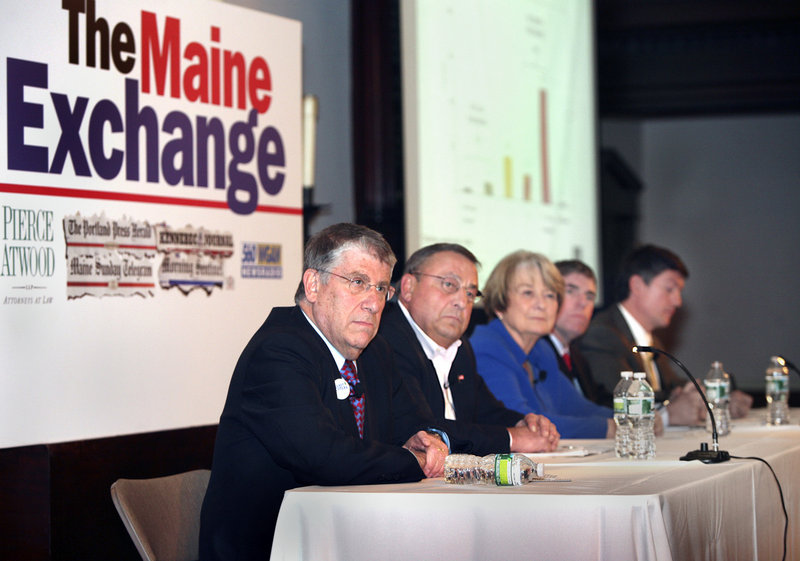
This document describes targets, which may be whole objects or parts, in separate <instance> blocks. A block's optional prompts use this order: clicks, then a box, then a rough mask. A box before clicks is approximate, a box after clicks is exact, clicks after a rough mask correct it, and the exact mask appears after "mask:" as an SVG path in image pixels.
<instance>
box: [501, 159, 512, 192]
mask: <svg viewBox="0 0 800 561" xmlns="http://www.w3.org/2000/svg"><path fill="white" fill-rule="evenodd" d="M512 169H513V162H512V160H511V157H510V156H505V157H504V158H503V183H504V184H505V187H506V191H505V193H506V198H507V199H510V198H511V197H513V196H514V188H513V185H512V184H511V171H512Z"/></svg>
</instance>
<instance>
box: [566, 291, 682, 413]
mask: <svg viewBox="0 0 800 561" xmlns="http://www.w3.org/2000/svg"><path fill="white" fill-rule="evenodd" d="M576 343H577V345H578V349H579V350H580V352H581V353H582V354H583V357H584V358H585V359H586V361H587V362H588V363H589V368H590V369H591V371H592V375H593V376H594V379H595V381H596V382H597V383H598V384H600V387H601V388H602V391H603V392H605V393H606V394H608V396H609V397H607V399H608V402H607V403H605V404H604V405H606V404H607V405H611V398H610V396H612V395H613V393H614V387H615V386H616V385H617V382H619V373H620V372H622V371H623V370H632V371H634V372H643V371H644V363H643V362H642V357H641V355H639V354H636V353H634V352H633V351H631V348H632V347H633V346H634V345H635V344H636V341H634V339H633V334H632V333H631V330H630V327H628V322H626V321H625V318H624V317H623V315H622V312H620V311H619V308H618V307H617V306H616V305H614V306H611V307H609V308H607V309H605V310H603V311H602V312H598V313H597V314H596V315H595V317H594V318H592V322H591V323H590V324H589V329H587V330H586V333H584V334H583V336H582V337H579V338H578V339H577V340H576ZM653 346H654V347H659V348H662V347H661V343H660V342H659V341H658V339H657V338H656V337H655V336H654V337H653ZM654 358H655V362H656V366H657V367H658V372H659V375H660V377H661V390H660V391H658V392H656V394H655V398H656V401H663V400H665V399H667V398H668V397H669V394H670V392H672V390H673V389H674V388H675V387H677V386H681V385H683V384H684V383H685V382H686V380H685V379H684V378H683V377H681V376H679V375H678V374H677V373H676V372H675V371H674V370H673V368H672V364H671V363H670V361H669V360H666V359H664V358H663V357H662V356H661V355H654Z"/></svg>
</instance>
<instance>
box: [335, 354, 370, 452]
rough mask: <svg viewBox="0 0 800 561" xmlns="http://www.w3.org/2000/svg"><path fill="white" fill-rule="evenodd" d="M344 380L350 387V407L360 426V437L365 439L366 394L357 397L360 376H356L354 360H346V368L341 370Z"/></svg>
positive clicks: (343, 367)
mask: <svg viewBox="0 0 800 561" xmlns="http://www.w3.org/2000/svg"><path fill="white" fill-rule="evenodd" d="M339 372H340V373H341V375H342V378H344V379H345V381H346V382H347V384H348V385H349V386H350V405H352V406H353V415H355V417H356V425H358V436H359V438H364V393H363V392H360V393H361V395H360V396H359V397H356V393H359V392H356V386H358V374H356V365H355V364H353V361H352V360H345V361H344V366H342V369H341V370H339Z"/></svg>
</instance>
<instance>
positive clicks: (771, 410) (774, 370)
mask: <svg viewBox="0 0 800 561" xmlns="http://www.w3.org/2000/svg"><path fill="white" fill-rule="evenodd" d="M769 360H770V362H769V366H768V367H767V375H766V378H765V379H766V382H767V424H768V425H787V424H789V369H788V368H787V367H786V365H785V364H783V363H782V361H781V360H780V358H779V357H777V356H774V357H772V358H770V359H769Z"/></svg>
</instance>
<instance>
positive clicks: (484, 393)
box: [378, 302, 523, 455]
mask: <svg viewBox="0 0 800 561" xmlns="http://www.w3.org/2000/svg"><path fill="white" fill-rule="evenodd" d="M378 333H380V334H381V335H383V336H384V337H385V338H386V340H387V341H388V342H389V345H390V346H391V348H392V351H393V352H394V362H395V367H396V368H397V370H398V371H399V372H400V373H401V374H402V375H403V377H404V378H405V381H406V383H407V384H408V385H409V386H410V387H411V388H412V389H415V390H417V391H419V392H421V393H422V395H424V397H425V400H426V401H427V402H428V405H429V406H430V408H431V410H432V411H433V415H434V417H435V418H436V419H437V421H438V422H439V423H440V424H444V427H445V430H446V431H447V434H448V436H449V437H450V441H451V445H452V447H453V450H454V451H458V452H463V453H469V454H477V455H484V454H492V453H499V452H508V449H509V446H508V445H509V438H508V431H507V430H506V427H513V426H514V425H515V424H516V423H517V422H518V421H519V420H520V419H522V418H523V415H522V414H521V413H518V412H517V411H512V410H511V409H507V408H506V407H505V406H504V405H503V403H502V402H501V401H499V400H498V399H497V398H495V397H494V394H492V392H491V390H489V388H488V387H487V386H486V383H485V382H484V381H483V378H481V376H480V375H479V374H478V368H477V366H476V364H475V354H474V353H473V352H472V346H471V345H470V343H469V341H468V340H466V339H462V340H461V346H460V347H459V349H458V352H457V354H456V358H455V360H454V361H453V365H452V367H451V368H450V374H449V375H448V378H447V381H448V382H449V384H450V392H451V393H452V395H453V407H454V409H455V411H456V419H457V420H456V421H450V420H446V419H445V418H444V396H443V395H442V389H441V387H440V386H439V378H438V377H437V376H436V369H435V368H434V367H433V363H432V362H431V361H430V360H429V359H428V357H427V356H426V355H425V351H424V350H423V349H422V345H421V344H420V342H419V340H418V339H417V336H416V334H415V333H414V329H413V328H412V327H411V324H410V323H408V320H406V317H405V315H403V311H402V310H401V309H400V306H399V305H398V304H397V303H395V302H389V303H388V304H387V305H386V309H385V310H384V311H383V317H382V319H381V326H380V330H379V331H378Z"/></svg>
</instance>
